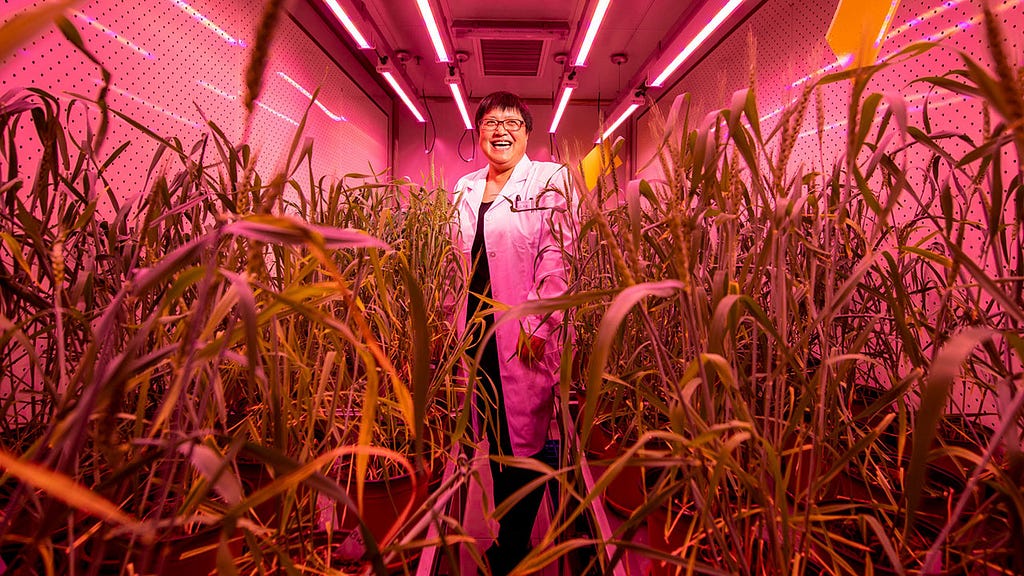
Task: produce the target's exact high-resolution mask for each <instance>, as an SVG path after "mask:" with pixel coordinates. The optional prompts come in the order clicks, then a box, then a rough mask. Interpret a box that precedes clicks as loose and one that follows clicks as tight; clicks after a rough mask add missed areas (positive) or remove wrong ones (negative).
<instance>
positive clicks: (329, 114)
mask: <svg viewBox="0 0 1024 576" xmlns="http://www.w3.org/2000/svg"><path fill="white" fill-rule="evenodd" d="M277 75H278V76H280V77H281V78H283V79H284V81H285V82H287V83H289V84H291V85H292V87H294V88H295V89H296V90H298V91H299V92H300V93H301V94H302V95H303V96H305V97H306V98H312V97H313V94H312V93H310V91H309V90H306V89H305V88H303V87H302V85H301V84H299V83H298V82H296V81H295V80H292V79H291V77H290V76H288V75H287V74H285V73H284V72H280V71H279V72H278V73H277ZM313 104H315V105H316V107H317V108H319V109H320V111H321V112H323V113H324V114H326V115H327V117H328V118H330V119H331V120H334V121H335V122H341V121H345V122H348V118H345V117H344V116H339V115H338V114H335V113H334V112H331V111H330V110H328V109H327V107H326V106H324V105H323V104H322V103H321V102H320V100H319V99H317V101H316V102H314V103H313Z"/></svg>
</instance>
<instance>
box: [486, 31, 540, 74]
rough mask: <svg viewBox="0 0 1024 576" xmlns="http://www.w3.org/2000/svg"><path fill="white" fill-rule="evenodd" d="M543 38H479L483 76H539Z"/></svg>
mask: <svg viewBox="0 0 1024 576" xmlns="http://www.w3.org/2000/svg"><path fill="white" fill-rule="evenodd" d="M543 55H544V41H543V40H512V39H499V38H481V39H480V64H481V66H483V73H484V76H534V77H536V76H539V75H540V63H541V62H542V61H543V59H542V56H543Z"/></svg>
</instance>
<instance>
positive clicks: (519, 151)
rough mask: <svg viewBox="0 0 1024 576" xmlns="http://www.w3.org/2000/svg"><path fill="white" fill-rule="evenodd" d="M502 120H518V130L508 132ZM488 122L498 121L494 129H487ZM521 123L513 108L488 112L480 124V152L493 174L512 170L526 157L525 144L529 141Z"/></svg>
mask: <svg viewBox="0 0 1024 576" xmlns="http://www.w3.org/2000/svg"><path fill="white" fill-rule="evenodd" d="M504 120H518V121H519V122H520V123H521V126H520V128H519V130H514V131H513V130H509V127H508V126H506V125H505V124H504V123H503V122H501V121H504ZM488 121H499V123H498V125H497V126H495V127H494V128H488V127H487V126H486V125H487V124H488ZM522 122H523V115H522V114H520V113H519V111H518V110H516V109H514V108H495V109H492V110H488V111H487V112H486V113H484V115H483V119H482V121H481V122H480V125H479V130H480V150H482V151H483V153H484V156H486V157H487V162H488V163H489V164H490V165H491V170H492V172H494V173H499V174H500V173H502V172H506V171H508V170H512V169H513V168H515V167H516V164H518V163H519V161H520V160H522V158H523V156H525V155H526V143H527V141H528V140H529V139H530V133H529V129H528V128H527V127H526V125H525V124H522Z"/></svg>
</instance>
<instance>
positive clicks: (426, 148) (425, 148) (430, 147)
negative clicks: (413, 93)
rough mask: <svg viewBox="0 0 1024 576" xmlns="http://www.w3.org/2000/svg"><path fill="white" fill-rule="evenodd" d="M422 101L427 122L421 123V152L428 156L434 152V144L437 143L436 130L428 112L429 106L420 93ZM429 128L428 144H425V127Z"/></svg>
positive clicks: (425, 98) (432, 118)
mask: <svg viewBox="0 0 1024 576" xmlns="http://www.w3.org/2000/svg"><path fill="white" fill-rule="evenodd" d="M421 95H422V99H423V109H424V110H426V112H427V119H428V120H427V122H424V123H423V152H424V153H426V154H430V153H431V152H433V151H434V144H436V143H437V128H436V127H435V126H434V115H433V113H431V112H430V104H428V103H427V96H426V94H423V93H421ZM428 125H429V126H430V128H431V132H432V134H431V136H430V144H429V145H428V144H427V126H428Z"/></svg>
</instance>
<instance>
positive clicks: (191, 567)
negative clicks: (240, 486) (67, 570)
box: [78, 526, 244, 576]
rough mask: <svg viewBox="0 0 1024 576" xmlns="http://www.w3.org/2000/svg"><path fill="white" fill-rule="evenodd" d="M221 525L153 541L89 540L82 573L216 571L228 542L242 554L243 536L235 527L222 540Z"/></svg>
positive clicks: (166, 575) (175, 575)
mask: <svg viewBox="0 0 1024 576" xmlns="http://www.w3.org/2000/svg"><path fill="white" fill-rule="evenodd" d="M222 540H223V538H222V529H221V527H219V526H207V527H203V528H201V529H200V530H199V531H197V532H194V533H189V534H182V533H177V534H176V535H174V536H168V537H163V538H161V539H159V540H157V541H156V542H154V543H152V544H147V543H144V542H141V541H139V540H134V541H133V540H132V539H131V537H130V536H116V537H114V538H110V539H108V540H99V541H89V542H88V543H87V544H86V545H85V546H84V547H83V550H82V555H81V556H82V560H83V564H82V566H81V568H80V569H79V571H78V573H80V574H120V573H123V572H124V571H125V570H128V569H129V568H128V566H129V565H130V566H131V568H130V570H131V573H134V574H147V575H148V574H152V575H156V576H184V575H186V574H187V575H189V576H191V575H193V574H195V575H202V574H214V573H216V571H217V554H218V551H219V550H220V548H221V546H225V547H226V550H227V553H228V554H230V555H231V557H232V558H236V559H237V558H238V557H240V556H241V555H242V548H243V540H244V539H243V536H242V534H241V532H240V531H236V532H235V533H234V534H233V535H232V536H231V538H229V539H228V540H226V541H222Z"/></svg>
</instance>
